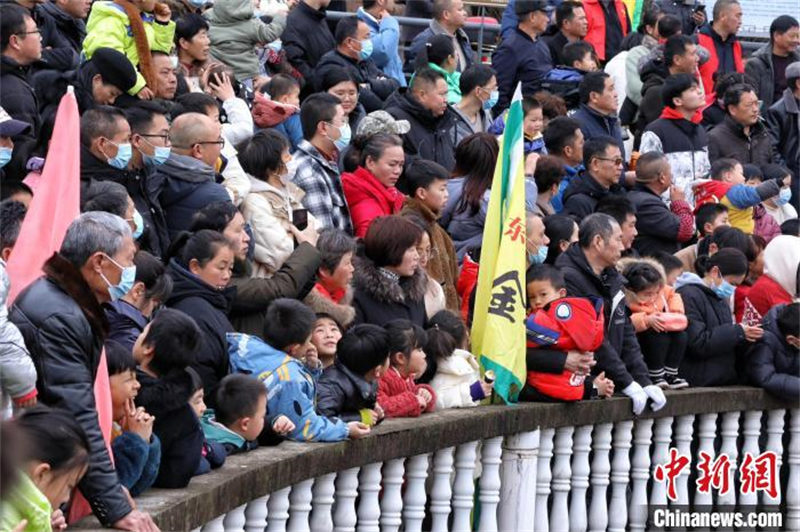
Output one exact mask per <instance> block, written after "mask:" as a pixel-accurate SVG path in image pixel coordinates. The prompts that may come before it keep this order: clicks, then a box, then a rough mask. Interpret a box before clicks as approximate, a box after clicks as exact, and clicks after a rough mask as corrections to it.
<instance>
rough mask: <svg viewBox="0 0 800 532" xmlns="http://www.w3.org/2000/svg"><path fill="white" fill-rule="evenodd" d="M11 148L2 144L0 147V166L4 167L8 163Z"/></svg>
mask: <svg viewBox="0 0 800 532" xmlns="http://www.w3.org/2000/svg"><path fill="white" fill-rule="evenodd" d="M13 151H14V150H13V149H11V148H9V147H7V146H3V147H2V148H0V168H2V167H4V166H5V165H7V164H8V161H10V160H11V154H12V153H13Z"/></svg>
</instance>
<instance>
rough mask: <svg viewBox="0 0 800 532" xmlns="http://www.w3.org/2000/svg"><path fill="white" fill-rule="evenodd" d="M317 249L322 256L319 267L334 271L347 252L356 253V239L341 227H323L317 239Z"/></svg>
mask: <svg viewBox="0 0 800 532" xmlns="http://www.w3.org/2000/svg"><path fill="white" fill-rule="evenodd" d="M317 251H319V256H320V265H319V267H320V268H325V269H326V270H328V271H329V272H330V273H333V271H334V270H335V269H336V268H338V267H339V263H341V262H342V258H343V257H344V256H345V255H346V254H347V253H353V254H355V252H356V240H355V239H354V238H353V237H351V236H350V235H348V234H347V233H345V232H344V231H342V230H340V229H334V228H328V229H323V230H322V231H320V233H319V239H318V240H317Z"/></svg>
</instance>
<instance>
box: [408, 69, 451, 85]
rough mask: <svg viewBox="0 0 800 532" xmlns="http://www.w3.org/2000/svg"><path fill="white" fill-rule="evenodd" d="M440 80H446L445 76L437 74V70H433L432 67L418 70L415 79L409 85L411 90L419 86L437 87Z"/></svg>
mask: <svg viewBox="0 0 800 532" xmlns="http://www.w3.org/2000/svg"><path fill="white" fill-rule="evenodd" d="M440 79H444V76H443V75H442V73H441V72H437V71H436V70H434V69H432V68H431V67H428V66H426V67H422V68H418V69H417V71H416V72H414V79H413V80H412V81H411V83H410V85H409V89H411V90H413V89H416V88H417V85H418V84H419V85H436V82H437V81H439V80H440Z"/></svg>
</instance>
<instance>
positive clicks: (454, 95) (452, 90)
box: [428, 63, 461, 105]
mask: <svg viewBox="0 0 800 532" xmlns="http://www.w3.org/2000/svg"><path fill="white" fill-rule="evenodd" d="M428 66H429V67H431V68H432V69H434V70H435V71H436V72H439V73H440V74H441V75H443V76H444V80H445V81H446V82H447V103H449V104H450V105H455V104H457V103H458V102H460V101H461V72H459V71H458V70H456V71H455V72H453V73H450V72H448V71H447V70H445V69H443V68H442V67H440V66H439V65H436V64H434V63H428Z"/></svg>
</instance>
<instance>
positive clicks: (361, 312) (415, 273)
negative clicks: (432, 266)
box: [353, 216, 427, 327]
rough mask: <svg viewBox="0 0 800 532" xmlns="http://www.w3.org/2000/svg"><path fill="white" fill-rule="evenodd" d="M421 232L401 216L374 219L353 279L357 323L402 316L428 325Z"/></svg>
mask: <svg viewBox="0 0 800 532" xmlns="http://www.w3.org/2000/svg"><path fill="white" fill-rule="evenodd" d="M422 233H423V231H422V229H420V228H419V227H418V226H417V225H416V224H415V223H414V222H412V221H410V220H407V219H406V218H404V217H402V216H383V217H381V218H377V219H375V221H374V222H372V225H371V226H370V228H369V230H368V231H367V234H366V236H365V237H364V256H363V257H359V258H358V260H357V261H356V271H355V276H354V278H353V286H354V288H355V290H354V293H353V307H354V308H355V309H356V319H355V323H374V324H376V325H381V326H383V325H385V324H386V323H388V322H389V321H391V320H394V319H399V318H403V319H407V320H409V321H411V322H412V323H414V324H415V325H419V326H420V327H422V326H424V325H425V322H426V319H425V291H426V289H427V281H426V278H425V275H424V273H423V271H422V270H421V268H420V267H419V251H418V249H417V247H418V246H419V244H420V242H421V241H422Z"/></svg>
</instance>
